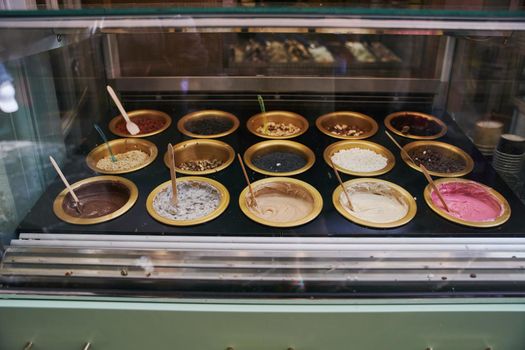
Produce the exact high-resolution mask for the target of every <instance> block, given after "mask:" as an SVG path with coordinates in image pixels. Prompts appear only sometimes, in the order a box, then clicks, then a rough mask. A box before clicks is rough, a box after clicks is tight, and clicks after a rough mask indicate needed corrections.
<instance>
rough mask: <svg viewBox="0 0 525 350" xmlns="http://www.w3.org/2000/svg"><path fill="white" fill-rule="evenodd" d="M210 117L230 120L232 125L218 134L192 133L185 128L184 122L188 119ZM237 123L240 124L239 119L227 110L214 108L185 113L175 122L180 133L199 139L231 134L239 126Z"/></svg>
mask: <svg viewBox="0 0 525 350" xmlns="http://www.w3.org/2000/svg"><path fill="white" fill-rule="evenodd" d="M210 117H213V118H224V119H228V120H231V121H232V123H233V125H232V127H231V128H230V129H229V130H227V131H225V132H222V133H219V134H212V135H200V134H194V133H192V132H191V131H189V130H188V129H186V123H188V122H189V121H192V120H198V119H205V118H210ZM239 125H240V123H239V119H238V118H237V117H236V116H235V115H233V114H231V113H228V112H224V111H219V110H215V109H207V110H202V111H196V112H192V113H189V114H186V115H185V116H184V117H182V118H181V119H179V121H178V122H177V129H178V130H179V131H180V132H181V133H182V134H184V135H186V136H189V137H194V138H200V139H216V138H220V137H224V136H227V135H230V134H232V133H233V132H235V130H237V129H238V128H239Z"/></svg>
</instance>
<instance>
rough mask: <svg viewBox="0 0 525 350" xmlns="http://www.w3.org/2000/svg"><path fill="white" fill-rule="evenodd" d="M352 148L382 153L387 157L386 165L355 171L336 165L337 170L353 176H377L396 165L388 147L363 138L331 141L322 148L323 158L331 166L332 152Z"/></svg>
mask: <svg viewBox="0 0 525 350" xmlns="http://www.w3.org/2000/svg"><path fill="white" fill-rule="evenodd" d="M352 148H361V149H368V150H371V151H374V152H376V153H378V154H380V155H382V156H383V157H385V158H386V159H387V163H386V167H384V168H383V169H380V170H376V171H367V172H357V171H350V170H348V169H345V168H342V167H340V166H338V165H336V167H337V170H339V171H340V172H342V173H344V174H348V175H354V176H364V177H368V176H378V175H382V174H386V173H388V172H389V171H390V170H392V168H393V167H394V165H396V158H395V157H394V155H393V154H392V152H390V151H389V150H388V149H386V148H385V147H383V146H381V145H380V144H378V143H374V142H370V141H364V140H345V141H338V142H335V143H332V144H331V145H329V146H328V147H326V149H325V150H324V152H323V158H324V160H325V162H326V164H328V165H329V166H330V167H332V156H333V155H334V153H337V152H339V151H341V150H344V149H352Z"/></svg>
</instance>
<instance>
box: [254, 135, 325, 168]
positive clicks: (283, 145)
mask: <svg viewBox="0 0 525 350" xmlns="http://www.w3.org/2000/svg"><path fill="white" fill-rule="evenodd" d="M272 151H274V152H275V151H289V152H294V153H297V154H299V155H301V156H302V157H303V158H304V159H305V160H306V164H305V165H304V166H302V167H301V168H299V169H296V170H293V171H286V172H273V171H268V170H264V169H261V168H259V167H257V166H256V165H255V164H253V162H252V159H253V158H254V157H255V156H257V155H258V154H261V153H264V154H266V153H271V152H272ZM244 163H246V165H247V166H248V167H249V168H250V169H252V170H253V171H256V172H258V173H260V174H264V175H270V176H292V175H297V174H301V173H304V172H305V171H307V170H308V169H310V168H311V167H312V166H313V165H314V163H315V154H314V152H313V151H312V150H311V149H310V148H308V147H307V146H305V145H303V144H302V143H299V142H295V141H288V140H269V141H262V142H259V143H256V144H255V145H252V146H251V147H250V148H248V149H247V150H246V152H244Z"/></svg>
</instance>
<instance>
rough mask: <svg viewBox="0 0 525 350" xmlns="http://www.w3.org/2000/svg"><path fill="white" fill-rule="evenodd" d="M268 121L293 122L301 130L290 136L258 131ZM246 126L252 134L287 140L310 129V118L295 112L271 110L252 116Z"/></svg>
mask: <svg viewBox="0 0 525 350" xmlns="http://www.w3.org/2000/svg"><path fill="white" fill-rule="evenodd" d="M268 122H274V123H285V124H293V125H295V126H297V127H298V128H299V129H300V130H299V131H298V132H297V133H295V134H292V135H288V136H271V135H266V134H262V133H259V132H257V128H258V127H260V126H262V125H263V124H264V123H268ZM246 127H247V128H248V130H249V131H250V132H251V133H252V134H254V135H257V136H259V137H262V138H265V139H274V140H285V139H292V138H294V137H297V136H299V135H302V134H304V133H305V132H306V130H308V120H306V119H305V118H304V117H303V116H302V115H299V114H297V113H293V112H287V111H270V112H266V113H259V114H256V115H254V116H252V117H251V118H250V119H248V121H247V122H246Z"/></svg>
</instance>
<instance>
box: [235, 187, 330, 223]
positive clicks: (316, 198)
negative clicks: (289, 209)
mask: <svg viewBox="0 0 525 350" xmlns="http://www.w3.org/2000/svg"><path fill="white" fill-rule="evenodd" d="M273 182H286V183H291V184H294V185H296V186H299V187H302V188H303V189H304V190H305V191H307V192H308V193H309V194H310V195H311V196H312V200H313V209H312V211H311V212H310V213H309V214H308V215H306V216H305V217H304V218H301V219H299V220H294V221H287V222H273V221H269V220H266V219H263V218H260V217H258V216H257V215H255V214H254V213H253V212H252V211H251V210H250V208H249V207H248V206H249V205H248V203H247V202H246V198H247V196H248V193H249V188H248V186H247V187H245V188H244V190H242V192H241V194H240V195H239V207H240V208H241V211H242V212H243V213H244V215H246V216H247V217H248V218H249V219H251V220H253V221H255V222H257V223H259V224H262V225H265V226H270V227H279V228H285V227H296V226H301V225H304V224H306V223H309V222H310V221H312V220H313V219H315V218H316V217H317V216H319V214H320V213H321V210H322V209H323V198H322V197H321V194H320V193H319V191H317V190H316V189H315V188H314V187H313V186H312V185H310V184H309V183H306V182H304V181H301V180H297V179H294V178H291V177H267V178H265V179H262V180H259V181H255V182H254V183H252V187H253V189H254V191H255V192H256V190H257V187H258V186H260V185H264V184H267V183H273Z"/></svg>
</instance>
